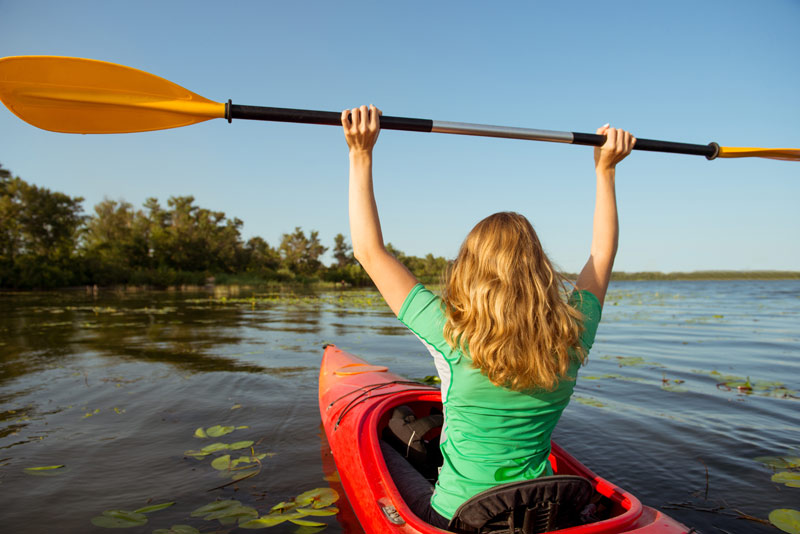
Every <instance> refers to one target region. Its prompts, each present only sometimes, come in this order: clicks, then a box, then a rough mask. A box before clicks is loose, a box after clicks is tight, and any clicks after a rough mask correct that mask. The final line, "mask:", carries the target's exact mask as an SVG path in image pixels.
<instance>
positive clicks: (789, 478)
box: [771, 471, 800, 488]
mask: <svg viewBox="0 0 800 534" xmlns="http://www.w3.org/2000/svg"><path fill="white" fill-rule="evenodd" d="M771 480H772V481H773V482H777V483H778V484H785V485H787V486H789V487H790V488H800V473H795V472H792V471H781V472H779V473H775V474H774V475H772V478H771Z"/></svg>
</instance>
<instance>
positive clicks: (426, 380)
mask: <svg viewBox="0 0 800 534" xmlns="http://www.w3.org/2000/svg"><path fill="white" fill-rule="evenodd" d="M412 380H414V381H416V382H420V383H422V384H427V385H429V386H438V385H439V384H441V383H442V379H441V378H439V377H438V376H436V375H426V376H424V377H422V378H412Z"/></svg>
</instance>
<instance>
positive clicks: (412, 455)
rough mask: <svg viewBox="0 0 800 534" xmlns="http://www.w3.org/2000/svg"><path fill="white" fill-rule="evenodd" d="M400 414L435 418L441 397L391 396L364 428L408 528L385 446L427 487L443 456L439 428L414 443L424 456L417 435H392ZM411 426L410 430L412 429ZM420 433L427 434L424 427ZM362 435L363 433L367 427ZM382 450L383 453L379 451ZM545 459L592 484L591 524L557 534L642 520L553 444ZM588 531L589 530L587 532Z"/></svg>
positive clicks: (632, 502)
mask: <svg viewBox="0 0 800 534" xmlns="http://www.w3.org/2000/svg"><path fill="white" fill-rule="evenodd" d="M400 413H402V414H407V415H406V417H408V415H410V414H413V416H412V417H413V419H415V420H417V421H420V420H430V419H431V418H435V417H436V416H437V415H439V414H441V413H442V407H441V401H440V396H439V392H438V391H431V392H429V393H428V392H421V391H411V392H406V393H398V394H397V395H393V396H391V397H389V398H387V399H386V400H384V401H383V402H381V403H380V404H379V405H378V406H377V407H376V409H375V410H374V411H373V414H372V417H371V418H370V421H369V422H368V425H367V427H368V429H369V433H370V434H371V435H372V437H373V439H374V441H375V443H374V444H375V446H376V447H377V450H376V451H375V452H376V457H377V458H379V459H380V461H381V463H383V464H384V465H386V466H387V469H386V470H382V472H383V473H385V474H386V476H385V479H384V480H382V483H383V484H384V486H385V487H386V488H387V490H388V493H389V494H390V495H392V496H393V497H396V498H397V500H398V501H399V502H395V503H394V505H395V506H394V508H395V509H396V510H397V512H398V514H399V515H400V516H402V517H403V518H404V519H406V521H408V522H409V523H411V522H414V521H421V520H420V519H419V518H418V517H416V516H415V515H414V514H413V512H412V511H411V510H410V508H409V507H408V506H406V503H405V502H404V501H406V500H407V499H403V496H402V492H401V490H400V488H398V487H397V485H396V484H395V478H396V477H395V473H393V472H392V464H393V462H392V461H389V462H387V459H386V457H385V456H386V444H389V445H390V446H391V448H392V449H393V452H397V453H398V455H399V456H402V457H405V458H406V460H407V461H408V462H409V463H410V464H411V465H412V466H413V467H414V468H415V469H416V470H417V471H418V472H419V473H420V474H421V475H422V476H423V477H425V478H426V479H427V480H428V481H429V482H430V483H431V484H434V483H435V476H436V475H435V474H436V472H437V469H438V466H440V465H441V454H440V453H439V454H437V452H438V438H439V435H440V433H441V427H438V428H431V429H429V431H428V432H426V433H425V434H424V435H423V436H414V438H421V445H422V447H423V448H424V449H425V453H424V454H420V449H419V447H418V448H417V449H416V450H415V449H414V448H412V447H411V446H410V441H409V440H408V436H409V435H413V434H415V432H414V431H413V430H412V431H411V432H406V433H405V434H400V435H398V433H397V431H396V427H397V419H398V415H399V414H400ZM373 425H374V426H373ZM411 426H412V427H413V425H411ZM392 427H395V428H392ZM422 429H423V430H424V429H425V426H424V425H423V426H422ZM364 430H367V428H365V429H364ZM417 444H420V443H419V441H417ZM382 447H383V451H381V448H382ZM434 450H436V452H434ZM549 460H550V463H551V465H552V467H553V472H554V474H555V475H569V476H573V477H580V478H581V479H585V480H587V481H588V482H589V483H590V484H591V497H590V498H589V502H590V503H591V506H589V507H588V512H585V513H587V514H588V515H587V516H585V517H584V520H588V521H590V522H589V523H588V524H583V525H580V526H576V527H572V528H567V529H564V530H560V532H565V533H566V532H576V533H577V532H592V533H596V534H600V533H606V532H608V533H610V532H621V531H624V530H626V529H627V528H630V527H631V526H633V524H634V523H636V521H637V519H639V518H640V517H641V516H642V513H643V507H642V505H641V503H640V502H639V500H638V499H636V497H634V496H633V495H631V494H630V493H628V492H626V491H624V490H622V489H620V488H618V487H617V486H615V485H613V484H611V483H610V482H608V481H607V480H605V479H603V478H601V477H599V476H597V475H596V474H595V473H593V472H592V471H591V470H589V469H588V468H587V467H586V466H584V465H583V464H581V463H580V462H578V460H576V459H575V458H574V457H572V456H571V455H570V454H569V453H567V452H566V451H565V450H564V449H562V448H561V447H559V446H558V445H557V444H555V443H553V444H552V450H551V454H550V457H549ZM512 484H513V483H512ZM393 500H394V499H393ZM581 508H582V509H584V508H586V507H583V506H582V507H581ZM586 527H589V528H588V529H587V528H586ZM576 529H577V530H576ZM551 531H552V530H551ZM532 532H536V531H532ZM552 532H559V531H558V530H556V531H552Z"/></svg>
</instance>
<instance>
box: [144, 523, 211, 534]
mask: <svg viewBox="0 0 800 534" xmlns="http://www.w3.org/2000/svg"><path fill="white" fill-rule="evenodd" d="M153 534H200V531H199V530H197V529H196V528H194V527H192V526H189V525H172V526H171V527H169V528H157V529H155V530H154V531H153Z"/></svg>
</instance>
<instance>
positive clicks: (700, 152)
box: [572, 132, 719, 159]
mask: <svg viewBox="0 0 800 534" xmlns="http://www.w3.org/2000/svg"><path fill="white" fill-rule="evenodd" d="M605 142H606V136H604V135H597V134H586V133H579V132H572V144H574V145H590V146H602V145H603V143H605ZM633 149H634V150H646V151H648V152H669V153H671V154H689V155H692V156H705V157H706V158H708V159H714V158H716V157H717V156H718V155H719V145H718V144H717V143H709V144H707V145H694V144H691V143H675V142H672V141H658V140H656V139H638V138H637V139H636V145H635V146H634V147H633Z"/></svg>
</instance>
